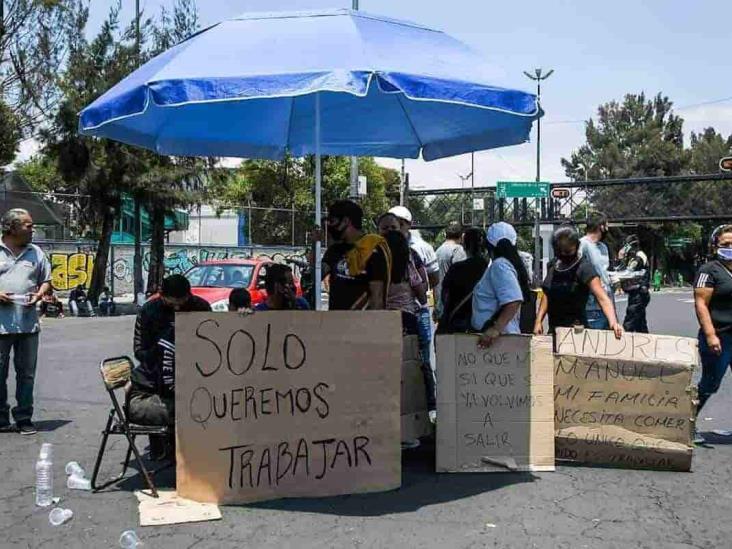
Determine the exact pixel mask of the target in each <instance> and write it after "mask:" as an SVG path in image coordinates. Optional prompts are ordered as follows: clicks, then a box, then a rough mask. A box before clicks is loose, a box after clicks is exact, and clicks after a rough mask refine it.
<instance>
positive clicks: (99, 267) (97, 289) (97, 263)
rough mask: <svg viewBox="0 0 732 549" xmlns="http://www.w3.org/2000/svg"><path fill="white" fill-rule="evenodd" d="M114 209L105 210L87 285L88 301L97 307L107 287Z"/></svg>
mask: <svg viewBox="0 0 732 549" xmlns="http://www.w3.org/2000/svg"><path fill="white" fill-rule="evenodd" d="M115 211H116V210H115V209H113V208H107V209H106V210H105V212H104V218H103V219H102V234H101V237H100V238H99V244H98V245H97V256H96V257H95V258H94V269H93V270H92V276H91V283H90V285H89V292H88V294H87V295H88V296H89V301H91V302H92V304H93V305H94V306H96V305H97V301H98V299H99V294H100V293H102V290H103V289H104V286H106V285H107V281H106V277H107V259H108V258H109V247H110V245H111V244H112V231H113V229H114V217H115Z"/></svg>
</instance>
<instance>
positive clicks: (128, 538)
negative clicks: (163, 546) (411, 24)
mask: <svg viewBox="0 0 732 549" xmlns="http://www.w3.org/2000/svg"><path fill="white" fill-rule="evenodd" d="M142 544H143V543H142V542H141V541H140V538H138V537H137V532H135V531H134V530H126V531H124V532H122V535H121V536H120V537H119V546H120V547H122V549H135V548H136V547H139V546H140V545H142Z"/></svg>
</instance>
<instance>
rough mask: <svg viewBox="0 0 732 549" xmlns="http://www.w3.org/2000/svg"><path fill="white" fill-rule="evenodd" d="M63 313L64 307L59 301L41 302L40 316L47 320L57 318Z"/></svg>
mask: <svg viewBox="0 0 732 549" xmlns="http://www.w3.org/2000/svg"><path fill="white" fill-rule="evenodd" d="M63 312H64V307H63V305H61V302H60V301H58V300H55V301H47V300H45V299H44V300H42V301H41V314H42V315H43V316H47V317H48V318H58V317H59V316H61V313H63Z"/></svg>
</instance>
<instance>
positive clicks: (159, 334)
mask: <svg viewBox="0 0 732 549" xmlns="http://www.w3.org/2000/svg"><path fill="white" fill-rule="evenodd" d="M210 310H211V306H210V305H209V304H208V301H205V300H204V299H201V298H200V297H198V296H195V295H193V294H191V284H190V282H188V279H187V278H186V277H184V276H183V275H171V276H169V277H167V278H166V279H164V280H163V284H162V287H161V290H160V294H158V295H155V296H153V297H152V298H150V300H149V301H148V302H147V303H145V305H143V306H142V308H141V309H140V312H139V313H138V314H137V319H136V321H135V335H134V341H133V347H134V352H135V358H136V359H137V360H138V361H139V364H138V365H137V366H135V367H134V368H133V369H132V374H131V376H130V385H129V387H128V393H127V398H128V400H127V402H128V416H129V420H130V421H131V422H132V423H137V424H140V425H172V424H173V423H174V422H175V313H177V312H191V311H210ZM150 453H151V455H152V457H153V458H155V459H161V458H163V457H168V456H171V455H174V454H173V453H172V442H171V441H170V440H169V441H167V445H166V444H165V441H161V440H160V439H159V437H153V436H151V437H150Z"/></svg>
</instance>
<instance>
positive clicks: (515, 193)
mask: <svg viewBox="0 0 732 549" xmlns="http://www.w3.org/2000/svg"><path fill="white" fill-rule="evenodd" d="M548 196H549V183H548V182H546V181H538V182H537V181H499V182H498V183H496V198H547V197H548Z"/></svg>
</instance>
